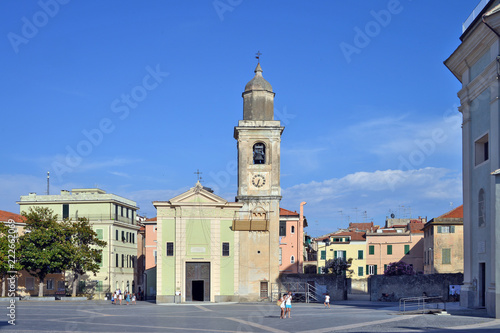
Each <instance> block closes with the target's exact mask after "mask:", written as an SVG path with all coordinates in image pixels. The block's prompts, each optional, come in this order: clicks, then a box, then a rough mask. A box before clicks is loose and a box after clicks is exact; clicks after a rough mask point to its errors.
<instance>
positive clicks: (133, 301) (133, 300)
mask: <svg viewBox="0 0 500 333" xmlns="http://www.w3.org/2000/svg"><path fill="white" fill-rule="evenodd" d="M132 303H134V304H136V303H135V294H132Z"/></svg>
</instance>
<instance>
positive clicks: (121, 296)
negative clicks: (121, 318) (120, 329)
mask: <svg viewBox="0 0 500 333" xmlns="http://www.w3.org/2000/svg"><path fill="white" fill-rule="evenodd" d="M118 292H120V290H118ZM118 299H119V300H120V305H122V300H123V294H122V293H121V292H120V293H119V294H118Z"/></svg>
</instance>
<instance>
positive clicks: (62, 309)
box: [0, 301, 500, 333]
mask: <svg viewBox="0 0 500 333" xmlns="http://www.w3.org/2000/svg"><path fill="white" fill-rule="evenodd" d="M7 305H8V304H5V303H2V304H0V307H1V308H2V309H3V310H1V311H0V312H2V315H1V317H0V318H1V319H0V320H1V321H0V331H2V332H307V333H309V332H310V333H320V332H449V331H450V330H451V331H453V332H500V320H496V319H493V318H488V317H486V312H485V310H470V309H464V308H461V307H460V306H459V305H458V303H448V305H447V309H448V312H449V313H450V315H421V314H419V315H400V314H398V304H397V303H383V302H367V301H343V302H334V303H333V304H332V308H331V309H326V308H324V307H323V304H302V303H294V304H293V307H292V318H290V319H288V318H287V319H279V308H278V307H277V306H276V305H275V304H270V303H238V304H236V303H232V304H231V303H220V304H213V303H189V304H176V305H156V304H152V303H147V302H138V303H137V305H128V306H126V305H121V306H119V305H111V304H110V302H105V301H83V302H63V301H55V302H44V303H41V302H29V301H20V302H16V313H15V314H16V325H15V326H11V325H9V324H8V323H7V320H6V319H5V318H6V314H7V311H8V310H7V308H6V306H7Z"/></svg>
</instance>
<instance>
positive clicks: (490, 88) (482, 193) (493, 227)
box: [445, 0, 500, 318]
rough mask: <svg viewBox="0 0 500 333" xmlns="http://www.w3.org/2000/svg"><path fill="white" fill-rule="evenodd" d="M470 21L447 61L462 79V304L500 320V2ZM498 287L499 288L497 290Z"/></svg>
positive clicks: (492, 1)
mask: <svg viewBox="0 0 500 333" xmlns="http://www.w3.org/2000/svg"><path fill="white" fill-rule="evenodd" d="M499 2H500V1H499V0H491V1H489V2H487V3H486V5H484V4H485V2H482V3H481V4H480V5H482V6H484V8H476V10H475V12H479V15H477V17H476V18H475V19H474V18H473V16H471V20H468V21H467V25H465V26H464V27H463V28H464V29H463V34H462V36H461V37H460V40H461V41H462V43H461V44H460V45H459V46H458V48H457V49H456V50H455V51H454V52H453V54H452V55H451V56H450V57H449V58H448V59H447V60H446V61H445V65H446V66H447V67H448V69H449V70H450V71H451V72H452V73H453V74H454V75H455V77H456V78H457V79H458V80H459V81H460V82H461V83H462V88H461V89H460V90H459V92H458V97H459V98H460V107H459V111H460V112H461V113H462V152H463V157H462V158H463V162H462V164H463V165H462V166H463V196H464V205H463V234H464V285H463V286H462V290H461V295H460V303H461V305H463V306H467V307H473V308H476V307H486V309H487V312H488V314H489V315H491V316H494V317H496V318H500V260H499V258H498V257H497V256H498V255H499V253H500V104H499V103H500V101H499V97H500V95H499V84H498V77H499V66H500V65H499V59H500V58H499V57H500V37H499V36H500V35H499V33H498V32H499V31H500V6H499ZM497 286H499V288H497Z"/></svg>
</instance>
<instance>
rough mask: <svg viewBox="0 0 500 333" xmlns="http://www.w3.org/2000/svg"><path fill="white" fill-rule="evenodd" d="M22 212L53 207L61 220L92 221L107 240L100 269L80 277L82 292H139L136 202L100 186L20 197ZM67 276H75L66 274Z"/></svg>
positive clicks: (94, 226) (101, 235)
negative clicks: (136, 274)
mask: <svg viewBox="0 0 500 333" xmlns="http://www.w3.org/2000/svg"><path fill="white" fill-rule="evenodd" d="M17 203H18V204H19V206H20V210H21V212H27V211H28V210H29V209H30V208H32V207H36V206H40V207H47V208H50V209H51V210H52V211H53V212H54V214H57V216H58V219H60V220H63V219H77V218H79V217H85V218H87V219H88V220H89V222H90V224H91V225H92V228H93V229H94V231H95V232H96V233H97V237H98V238H99V239H101V240H104V241H106V242H107V246H106V247H105V248H104V249H103V257H102V263H101V269H100V270H99V272H98V273H97V275H96V276H94V275H93V274H92V273H91V274H89V275H86V276H83V277H81V278H80V279H79V280H80V283H79V289H80V290H79V291H78V292H80V291H87V292H88V291H89V289H90V290H94V292H95V293H96V294H98V297H103V296H104V293H106V292H109V291H110V290H112V291H114V290H115V289H116V288H120V289H121V290H122V291H124V290H129V291H132V290H133V291H134V292H137V290H136V289H135V284H136V282H135V281H134V267H135V265H136V262H137V260H136V259H137V231H138V230H139V226H138V224H137V222H136V211H137V209H138V207H137V205H136V203H135V202H134V201H132V200H129V199H126V198H123V197H120V196H118V195H115V194H111V193H106V192H105V191H103V190H101V189H97V188H88V189H73V190H71V191H64V190H63V191H61V194H58V195H37V194H36V193H30V194H29V195H26V196H21V200H20V201H18V202H17ZM66 279H68V280H70V279H72V277H71V276H67V277H66Z"/></svg>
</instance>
